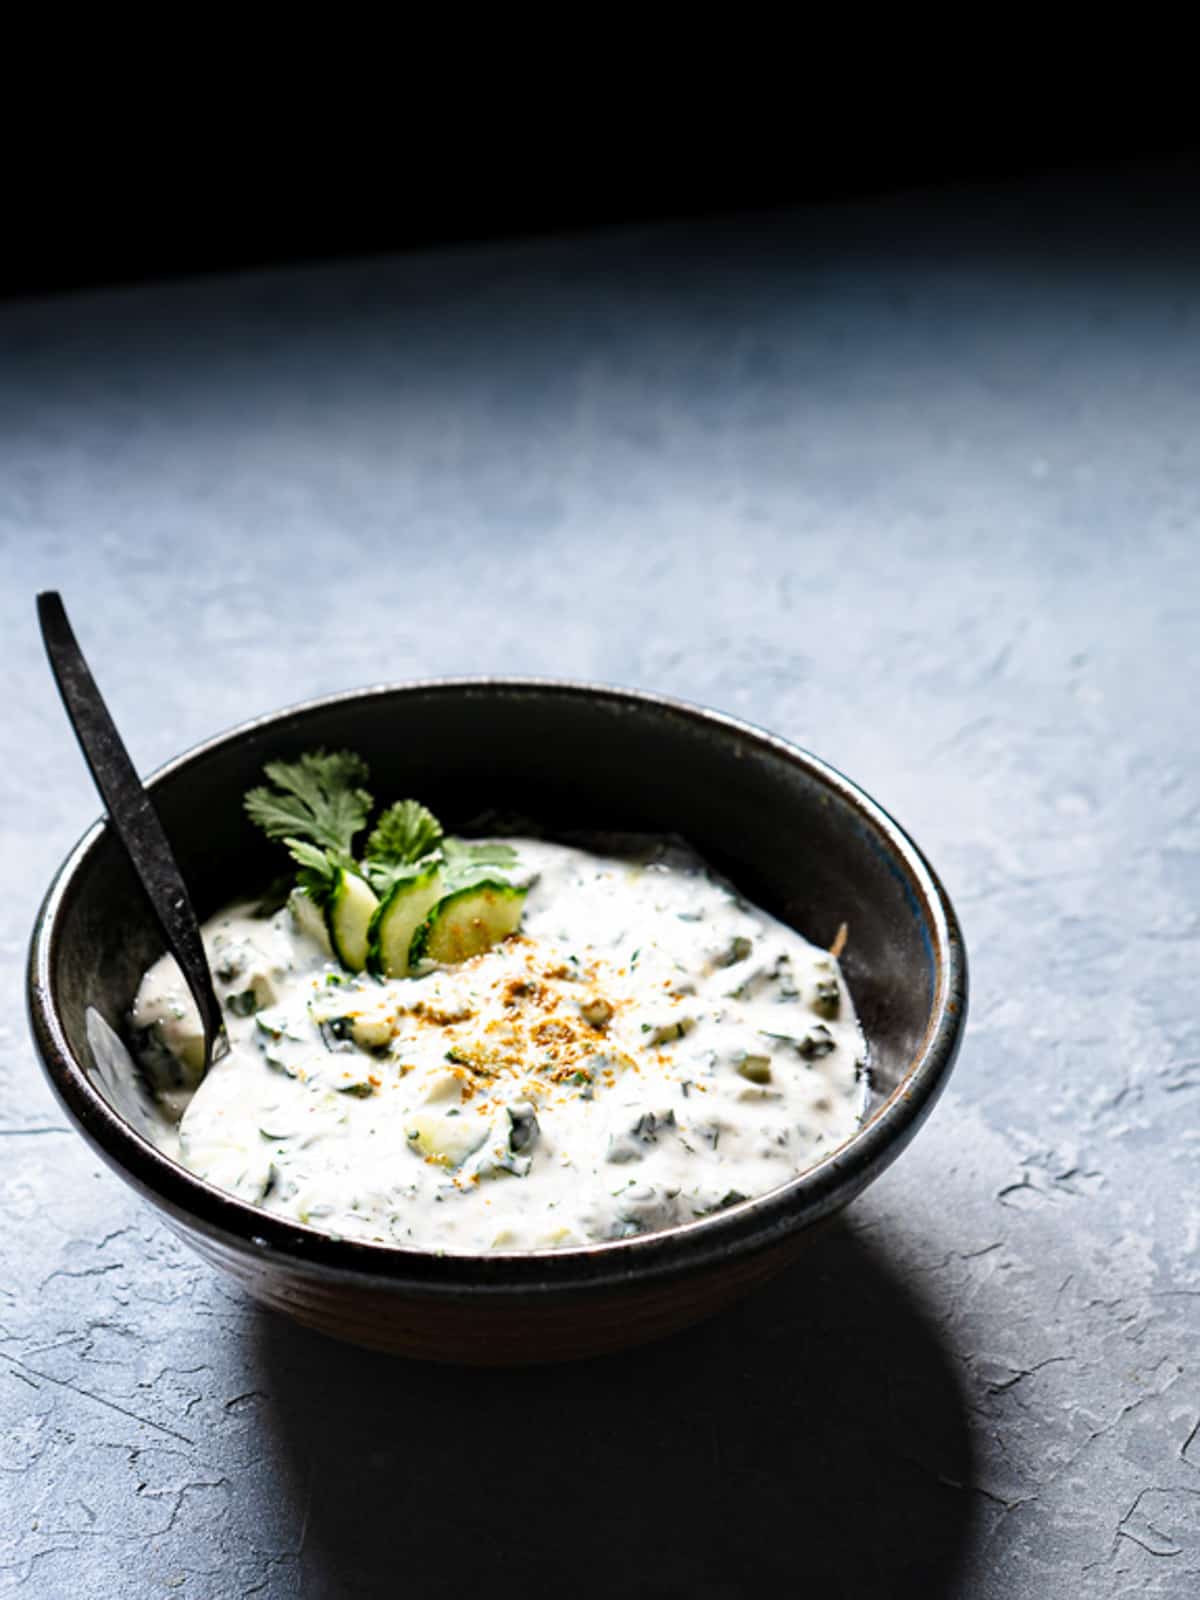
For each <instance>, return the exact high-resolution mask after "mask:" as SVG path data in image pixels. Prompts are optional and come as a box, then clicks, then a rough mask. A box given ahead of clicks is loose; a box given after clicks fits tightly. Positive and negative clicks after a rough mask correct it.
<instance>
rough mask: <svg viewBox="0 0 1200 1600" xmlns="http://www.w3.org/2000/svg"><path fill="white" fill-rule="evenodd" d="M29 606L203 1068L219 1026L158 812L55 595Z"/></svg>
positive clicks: (192, 917) (221, 1036)
mask: <svg viewBox="0 0 1200 1600" xmlns="http://www.w3.org/2000/svg"><path fill="white" fill-rule="evenodd" d="M37 611H38V623H39V625H40V627H41V630H42V642H43V643H44V644H45V646H46V654H47V656H48V657H49V658H50V670H51V671H52V672H53V673H54V679H55V682H56V683H57V684H58V691H59V693H60V694H61V695H62V700H63V705H64V706H65V707H66V710H67V716H68V718H69V719H70V722H71V726H72V727H73V728H74V729H75V735H76V738H77V739H78V740H79V744H80V747H81V748H82V750H83V754H84V758H85V760H86V761H87V764H88V766H89V768H90V769H91V773H92V777H93V778H94V779H95V781H96V787H97V789H99V791H100V795H101V798H102V799H103V801H104V804H105V806H106V807H107V808H108V818H109V821H110V822H111V823H112V826H113V829H114V831H115V832H116V835H117V838H118V839H120V841H121V843H122V845H124V847H125V852H126V854H127V855H128V857H129V860H130V863H131V865H132V867H133V870H134V871H135V872H136V873H137V875H138V878H139V879H140V880H141V884H142V887H143V889H145V891H146V894H147V896H148V897H149V900H150V904H151V906H152V907H153V909H154V913H155V915H156V916H157V918H158V920H159V922H160V923H161V924H162V931H163V933H164V935H165V936H166V941H167V949H168V950H169V951H170V952H171V954H172V955H173V956H174V957H175V960H176V961H177V962H178V963H179V969H180V971H181V972H182V973H183V976H184V978H185V979H186V981H187V986H188V988H189V989H190V990H191V992H192V998H193V999H194V1000H195V1002H196V1006H197V1008H198V1009H199V1012H200V1021H201V1024H202V1026H203V1028H204V1070H205V1072H207V1071H208V1068H209V1066H210V1065H211V1063H212V1061H213V1059H214V1054H215V1053H216V1051H217V1046H218V1044H219V1043H220V1044H221V1045H223V1044H224V1040H225V1030H224V1023H223V1022H222V1019H221V1008H220V1005H219V1004H218V1002H217V996H216V993H215V992H214V990H213V981H212V973H211V972H210V971H209V967H208V958H207V957H206V955H205V953H204V942H203V940H202V939H201V937H200V924H199V922H198V921H197V920H196V913H195V910H194V909H193V907H192V902H191V897H190V896H189V894H188V891H187V886H186V884H185V883H184V881H183V875H182V873H181V872H180V870H179V865H178V863H177V862H176V860H175V854H174V852H173V851H172V849H171V846H170V844H169V843H168V841H167V836H166V834H165V833H164V832H163V825H162V823H161V822H160V821H159V819H158V813H157V812H156V811H155V809H154V807H153V805H152V804H151V802H150V796H149V795H148V794H147V793H146V791H145V789H144V788H143V787H142V781H141V779H140V778H139V777H138V775H137V772H136V771H135V770H134V766H133V762H132V761H131V760H130V759H129V752H128V751H127V750H126V748H125V746H124V744H123V743H122V742H121V736H120V734H119V733H118V732H117V729H116V724H115V723H114V722H113V719H112V717H111V716H110V715H109V711H108V707H107V706H106V705H105V703H104V700H103V698H102V696H101V694H100V691H99V689H98V688H97V687H96V680H95V679H94V678H93V677H92V674H91V671H90V670H89V668H88V664H87V662H86V661H85V660H84V657H83V652H82V650H80V648H79V645H78V643H77V641H76V638H75V634H74V631H73V629H72V627H71V624H70V622H69V621H68V620H67V613H66V609H65V607H64V606H63V603H62V598H61V596H60V595H59V594H58V593H57V592H56V591H54V590H50V591H48V592H47V593H44V594H39V595H38V597H37Z"/></svg>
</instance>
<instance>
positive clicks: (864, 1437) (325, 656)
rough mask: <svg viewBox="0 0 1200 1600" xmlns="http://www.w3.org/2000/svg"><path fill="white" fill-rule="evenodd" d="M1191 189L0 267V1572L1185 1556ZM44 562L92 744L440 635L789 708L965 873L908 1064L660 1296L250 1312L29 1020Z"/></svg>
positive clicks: (912, 1584)
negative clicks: (108, 722)
mask: <svg viewBox="0 0 1200 1600" xmlns="http://www.w3.org/2000/svg"><path fill="white" fill-rule="evenodd" d="M1189 212H1190V213H1191V214H1193V215H1194V214H1195V204H1194V197H1193V196H1190V195H1189V194H1187V193H1186V192H1184V191H1182V190H1178V189H1177V188H1176V187H1175V186H1174V185H1173V182H1172V180H1170V179H1169V178H1153V177H1150V178H1145V177H1143V178H1138V179H1136V180H1132V181H1130V180H1123V181H1122V182H1121V183H1119V184H1112V185H1105V184H1102V183H1099V182H1097V183H1090V184H1080V183H1079V182H1077V181H1072V182H1070V183H1067V182H1059V181H1053V182H1048V183H1045V184H1042V185H1040V186H1030V187H1029V188H1027V189H1026V190H1024V191H1010V192H1009V193H1007V194H1005V193H999V194H988V193H981V194H976V195H972V196H968V197H965V198H964V197H955V196H946V197H942V198H939V199H937V200H932V201H931V200H927V199H902V200H897V201H891V202H888V203H886V204H881V205H875V206H869V207H863V208H861V209H856V210H849V211H830V212H825V213H821V214H815V215H812V216H797V217H794V218H789V217H771V218H765V219H761V220H758V221H755V220H753V219H751V220H749V221H743V222H739V223H737V224H732V223H731V224H705V225H696V226H683V227H674V228H671V229H669V230H662V231H656V230H647V231H639V232H635V233H631V234H626V235H619V234H618V235H612V236H609V237H605V238H602V239H598V240H586V239H583V240H576V241H569V242H560V243H551V244H543V245H536V244H535V245H522V246H520V247H514V248H505V249H495V250H487V251H479V252H471V253H458V254H451V255H444V256H441V257H438V256H429V257H426V258H422V259H413V260H409V261H401V262H387V261H381V262H376V263H368V264H362V265H349V266H339V267H335V268H324V269H314V270H303V271H294V272H289V273H276V274H264V275H258V276H253V277H249V278H245V279H242V280H237V281H227V282H211V283H205V284H197V285H187V284H184V285H176V286H170V287H163V288H157V289H153V290H137V291H129V292H109V293H105V294H103V295H96V296H92V297H82V298H75V299H66V300H60V301H56V302H54V303H46V304H43V305H31V306H9V307H7V308H4V309H3V310H0V565H2V572H3V586H2V597H0V617H2V622H3V641H4V643H3V658H2V670H3V682H4V689H5V702H6V711H5V717H4V722H3V734H2V737H3V741H4V748H3V760H2V761H0V797H2V798H0V805H2V807H3V834H2V849H3V870H4V883H5V888H6V904H7V911H6V915H5V917H4V919H3V923H2V925H0V929H2V931H0V938H2V941H3V943H2V946H0V958H2V961H3V972H4V977H5V985H6V987H5V992H6V994H7V996H8V1007H7V1012H6V1015H5V1017H4V1018H3V1019H2V1020H0V1594H4V1593H8V1592H10V1591H11V1592H14V1593H22V1594H27V1595H37V1596H46V1597H58V1596H61V1595H65V1594H70V1595H72V1596H76V1597H78V1600H90V1597H92V1596H96V1597H100V1596H105V1597H107V1596H111V1595H114V1594H117V1593H121V1594H122V1595H125V1596H128V1597H130V1600H138V1597H142V1596H151V1595H154V1596H158V1595H172V1594H181V1595H184V1596H187V1597H190V1600H201V1597H203V1600H209V1597H211V1600H227V1597H229V1596H233V1595H261V1596H269V1597H282V1596H293V1595H303V1596H306V1597H325V1596H330V1597H334V1596H337V1597H341V1596H351V1595H360V1594H361V1595H374V1594H379V1593H392V1592H411V1593H414V1594H415V1593H419V1594H422V1595H442V1594H446V1595H449V1594H451V1593H459V1592H461V1591H462V1590H464V1589H466V1590H467V1592H471V1591H476V1590H479V1589H480V1588H481V1587H482V1586H490V1585H491V1584H492V1583H494V1582H500V1581H501V1580H502V1579H503V1577H504V1575H505V1574H508V1575H509V1577H510V1578H511V1579H512V1580H513V1581H517V1582H521V1583H522V1584H523V1585H524V1586H526V1587H528V1588H529V1589H530V1591H531V1592H535V1593H559V1592H561V1593H580V1594H585V1593H586V1594H591V1593H597V1594H601V1593H609V1592H614V1591H615V1592H637V1593H641V1594H647V1595H654V1596H674V1595H684V1594H686V1595H713V1596H734V1595H741V1594H746V1593H751V1592H758V1590H759V1588H760V1586H761V1585H762V1584H764V1583H766V1582H768V1581H775V1582H776V1583H777V1584H778V1583H779V1582H780V1581H782V1582H783V1583H784V1584H786V1592H792V1591H793V1589H799V1588H800V1587H802V1586H803V1581H804V1579H805V1577H806V1575H809V1574H815V1575H818V1576H819V1577H820V1578H821V1580H822V1582H821V1583H819V1584H815V1585H814V1592H817V1593H820V1594H822V1595H837V1594H843V1595H847V1596H854V1597H862V1596H866V1597H873V1596H877V1595H878V1596H883V1595H891V1594H899V1593H905V1594H907V1593H921V1594H924V1595H929V1596H936V1595H942V1594H945V1595H954V1596H971V1597H972V1600H994V1597H999V1596H1014V1595H1022V1596H1024V1595H1029V1596H1037V1597H1043V1596H1046V1597H1049V1596H1057V1595H1088V1596H1097V1597H1101V1600H1107V1597H1116V1596H1125V1595H1132V1594H1139V1595H1140V1594H1149V1595H1170V1596H1181V1597H1182V1596H1191V1595H1194V1594H1195V1593H1196V1592H1197V1589H1198V1587H1200V1375H1198V1373H1197V1369H1196V1364H1195V1360H1196V1358H1195V1353H1196V1350H1197V1348H1198V1344H1200V1267H1198V1263H1197V1245H1198V1243H1200V1210H1198V1203H1197V1185H1196V1178H1195V1174H1196V1168H1197V1159H1198V1156H1200V1122H1198V1120H1197V1113H1198V1112H1200V1023H1198V1022H1197V1020H1196V1015H1197V1011H1196V1002H1197V978H1198V972H1200V963H1198V956H1200V786H1198V783H1197V778H1198V776H1200V760H1198V755H1197V747H1196V731H1197V722H1196V700H1195V695H1196V682H1197V668H1198V667H1200V559H1198V554H1197V551H1198V530H1200V360H1198V358H1200V273H1198V271H1197V268H1198V267H1200V249H1198V247H1197V237H1196V234H1195V232H1194V230H1189V229H1185V226H1184V223H1183V221H1182V219H1183V218H1184V217H1185V216H1186V215H1187V214H1189ZM51 585H53V586H58V587H60V588H61V589H62V590H63V592H64V594H65V597H66V599H67V602H68V605H69V606H70V607H71V609H72V611H73V613H74V615H75V618H76V622H77V625H78V628H79V632H80V635H81V638H82V641H83V643H84V647H85V649H86V650H87V651H88V652H89V654H90V656H91V659H92V661H93V663H94V665H95V668H96V671H97V674H98V676H99V678H100V681H101V683H102V686H103V687H104V689H105V690H106V692H107V693H108V695H109V697H110V700H111V704H112V706H113V710H114V712H115V714H116V716H117V720H118V722H119V723H120V725H121V726H122V728H123V729H124V730H125V732H126V735H127V737H128V739H129V741H130V743H131V745H132V748H133V750H134V753H135V756H136V758H137V759H138V760H139V762H140V763H141V764H142V765H143V766H144V767H147V768H148V767H150V766H152V765H154V764H155V763H157V762H158V761H160V760H161V759H164V758H165V757H167V756H168V755H170V754H172V753H174V752H175V751H177V750H179V749H181V748H183V747H184V746H186V745H188V744H190V743H191V742H193V741H195V740H197V739H200V738H202V737H203V736H205V735H207V734H209V733H211V732H212V731H214V730H216V729H218V728H221V727H223V726H226V725H228V724H229V723H231V722H234V721H237V720H239V719H241V718H242V717H244V716H245V715H247V714H249V713H251V712H253V711H255V710H258V709H264V708H268V707H273V706H276V705H279V704H282V703H285V702H288V701H291V700H295V699H298V698H301V697H303V696H305V695H308V694H313V693H317V692H321V691H325V690H332V689H337V688H341V687H347V686H351V685H356V684H360V683H363V682H366V681H377V680H381V679H398V678H403V677H405V676H407V675H414V674H425V673H440V672H455V671H486V670H495V671H532V672H547V673H557V674H564V675H572V676H594V677H597V678H603V679H609V680H614V681H617V682H621V683H627V684H634V685H640V686H649V687H654V688H658V689H662V690H667V691H671V692H675V693H678V694H681V695H684V696H687V697H690V698H693V699H697V700H702V701H706V702H710V703H712V704H715V705H718V706H722V707H725V708H728V709H730V710H733V711H736V712H739V713H742V714H744V715H746V716H748V717H751V718H753V719H754V720H756V721H758V722H760V723H763V724H766V725H768V726H770V727H772V728H775V729H777V730H779V731H780V732H782V733H784V734H786V735H788V736H790V737H792V738H794V739H796V740H798V741H800V742H801V743H804V744H807V745H809V746H811V747H812V748H813V749H815V750H817V751H819V752H820V753H821V754H823V755H825V756H826V757H828V758H829V759H831V760H832V761H833V762H834V763H835V764H837V765H838V766H840V767H842V768H844V769H845V770H846V771H848V772H849V773H851V774H853V775H854V776H855V777H856V778H858V779H859V780H860V781H861V782H862V783H863V784H864V785H865V786H866V787H867V788H868V789H869V790H871V791H872V792H873V793H874V794H875V795H876V796H877V797H878V798H879V799H880V800H882V801H883V803H884V804H885V805H886V806H888V808H889V809H891V810H892V811H893V812H894V813H895V814H896V815H897V816H898V817H899V818H900V819H901V821H902V822H904V823H905V824H906V825H907V826H908V827H909V829H910V830H911V831H912V832H913V833H914V835H915V836H916V838H917V839H918V840H919V841H921V843H922V844H923V845H924V846H925V848H926V849H927V850H928V852H929V854H930V855H931V856H932V858H933V859H934V861H935V863H936V865H937V866H938V867H939V869H940V870H941V871H942V873H943V875H944V877H945V879H946V882H947V885H948V887H949V889H950V891H951V893H952V895H953V896H954V897H955V899H956V901H957V904H958V906H959V909H960V911H961V914H962V916H963V920H964V924H965V928H966V933H967V938H968V943H969V946H970V949H971V953H972V957H973V978H974V995H975V1002H974V1011H973V1018H972V1023H971V1027H970V1031H969V1036H968V1040H967V1044H966V1046H965V1049H964V1052H963V1055H962V1058H961V1061H960V1064H959V1067H958V1069H957V1073H956V1077H955V1081H954V1084H953V1086H952V1088H951V1090H950V1092H949V1094H948V1096H947V1098H946V1099H945V1100H944V1102H943V1103H942V1105H941V1107H940V1108H939V1110H938V1111H937V1113H936V1114H935V1116H934V1118H933V1120H932V1122H931V1123H930V1125H929V1126H928V1128H927V1129H926V1130H925V1131H924V1132H923V1133H922V1135H921V1136H920V1138H919V1139H918V1140H917V1142H916V1144H915V1145H914V1146H913V1148H912V1149H911V1151H910V1152H909V1153H908V1154H907V1155H906V1156H905V1157H904V1159H903V1160H902V1161H901V1162H900V1163H899V1165H898V1166H897V1167H896V1168H895V1169H893V1171H892V1172H891V1173H890V1174H888V1175H887V1177H886V1178H885V1179H883V1180H882V1181H881V1182H880V1183H879V1184H878V1185H877V1186H876V1187H875V1188H874V1189H873V1190H872V1191H871V1192H870V1193H869V1194H868V1195H867V1196H866V1197H865V1198H864V1199H863V1200H862V1201H861V1202H860V1203H859V1204H858V1205H857V1206H856V1207H855V1208H854V1209H853V1211H852V1212H851V1213H850V1214H849V1215H848V1217H847V1219H846V1221H845V1223H844V1225H843V1226H842V1227H841V1229H840V1231H839V1232H838V1233H836V1234H835V1235H834V1236H833V1237H831V1238H830V1239H828V1240H827V1241H826V1242H825V1243H823V1244H822V1245H821V1246H820V1247H819V1248H817V1249H815V1250H814V1253H813V1255H812V1257H811V1258H810V1260H809V1261H808V1262H807V1263H806V1264H805V1265H803V1266H801V1267H800V1268H798V1269H797V1270H795V1271H794V1272H793V1273H792V1274H791V1275H790V1276H789V1277H788V1278H786V1279H785V1280H784V1281H782V1282H780V1283H779V1284H778V1285H777V1286H776V1287H773V1288H771V1289H769V1290H768V1291H766V1292H764V1293H763V1294H762V1295H760V1296H759V1297H758V1298H757V1299H755V1300H753V1301H751V1302H749V1303H747V1304H746V1305H745V1306H744V1307H743V1308H740V1309H738V1310H736V1311H734V1312H732V1313H730V1314H729V1315H727V1316H725V1317H723V1318H721V1319H719V1320H717V1321H715V1322H713V1323H712V1324H710V1325H709V1326H708V1327H706V1328H703V1329H700V1330H697V1331H696V1332H694V1333H692V1334H689V1335H686V1336H684V1337H682V1338H680V1339H677V1340H675V1341H673V1342H672V1343H670V1344H668V1345H664V1346H662V1347H660V1348H658V1349H653V1350H648V1351H644V1352H641V1353H637V1354H634V1355H631V1356H628V1357H621V1358H614V1359H612V1360H609V1361H605V1362H600V1363H594V1364H591V1365H589V1366H587V1367H582V1368H576V1369H562V1370H551V1371H543V1372H526V1373H521V1374H518V1375H515V1376H514V1375H502V1376H496V1375H488V1374H480V1373H468V1374H465V1375H464V1374H460V1373H455V1372H453V1371H441V1370H438V1371H429V1370H425V1369H422V1368H419V1367H414V1366H405V1365H402V1364H395V1363H389V1362H387V1361H386V1360H382V1359H376V1358H373V1357H369V1356H364V1355H358V1354H354V1353H351V1352H348V1351H346V1350H344V1349H341V1348H339V1347H337V1346H336V1345H332V1344H328V1343H325V1342H324V1341H322V1340H320V1339H319V1338H317V1337H315V1336H311V1335H308V1334H305V1333H302V1332H300V1331H298V1330H293V1329H292V1328H290V1327H289V1326H287V1325H285V1324H283V1323H282V1322H279V1321H276V1320H275V1319H273V1318H271V1317H269V1316H266V1315H264V1314H261V1313H259V1312H258V1311H256V1310H255V1309H254V1308H253V1307H252V1306H251V1305H249V1304H248V1303H247V1302H246V1301H245V1300H244V1299H243V1298H242V1297H241V1296H240V1294H238V1293H237V1292H235V1291H234V1290H233V1289H231V1288H227V1287H226V1286H225V1284H224V1283H222V1282H221V1281H220V1280H218V1279H217V1278H215V1277H214V1276H213V1275H212V1274H211V1273H210V1271H209V1270H208V1269H207V1268H205V1267H203V1266H202V1265H201V1264H200V1263H199V1262H198V1261H194V1260H193V1259H192V1258H191V1256H190V1255H189V1254H187V1253H186V1252H185V1251H184V1250H183V1248H182V1247H181V1246H179V1245H178V1244H177V1243H176V1242H175V1241H174V1239H173V1238H171V1237H170V1236H169V1235H168V1234H167V1233H166V1232H165V1231H164V1230H163V1229H161V1228H160V1227H158V1226H157V1225H156V1223H155V1222H154V1221H153V1219H152V1217H151V1215H150V1213H149V1212H148V1211H147V1210H146V1209H145V1208H144V1207H143V1206H142V1205H141V1204H140V1203H139V1202H138V1201H137V1200H136V1199H135V1198H134V1196H133V1195H132V1193H131V1192H129V1191H127V1190H126V1189H125V1188H124V1187H123V1186H122V1185H121V1184H120V1183H119V1182H118V1180H117V1179H116V1178H115V1177H113V1176H112V1175H110V1174H109V1173H108V1172H107V1171H106V1170H102V1169H101V1168H100V1166H99V1164H98V1163H97V1162H96V1161H95V1160H93V1158H92V1157H91V1156H90V1154H89V1153H88V1152H87V1151H86V1150H85V1148H84V1146H83V1144H82V1143H81V1141H80V1140H78V1139H77V1138H76V1137H75V1136H74V1135H73V1134H72V1133H71V1132H69V1131H66V1130H64V1127H63V1118H62V1115H61V1114H60V1112H59V1111H58V1109H57V1107H56V1106H55V1104H54V1103H53V1102H52V1100H51V1098H50V1095H49V1092H48V1090H47V1089H46V1088H45V1087H44V1086H43V1083H42V1080H41V1076H40V1073H39V1072H38V1070H37V1067H36V1065H35V1062H34V1058H33V1053H32V1049H31V1046H30V1044H29V1042H28V1039H27V1036H26V1030H25V1024H24V1020H23V1017H22V1013H21V1000H20V998H19V995H20V988H21V984H22V977H23V974H22V963H23V959H24V951H25V941H26V938H27V934H28V930H29V927H30V925H31V922H32V920H33V916H34V912H35V909H36V905H37V901H38V898H39V896H40V894H41V892H42V891H43V889H44V887H45V885H46V883H47V882H48V880H49V877H50V875H51V873H52V871H53V869H54V867H55V866H56V864H57V863H58V861H59V860H60V859H61V857H62V855H63V854H64V852H65V851H66V849H67V847H68V846H69V845H70V844H71V842H72V841H73V840H74V839H75V837H76V836H77V835H78V833H79V832H80V831H81V830H82V828H83V827H84V825H85V824H86V823H87V822H88V821H90V819H91V817H92V816H93V815H94V813H95V811H96V809H97V807H96V803H95V800H94V798H93V795H92V793H91V792H90V789H89V785H88V781H87V779H86V777H85V775H84V770H83V766H82V763H81V761H80V759H79V756H78V754H77V752H76V750H75V748H74V745H73V742H72V739H71V736H70V734H69V732H68V731H67V728H66V725H65V723H64V721H63V718H62V715H61V712H60V710H59V707H58V704H57V701H56V698H55V695H54V691H53V689H52V686H51V684H50V680H49V677H48V675H47V673H46V671H45V669H44V666H43V663H42V660H41V656H40V648H39V646H38V644H37V642H36V639H35V630H34V620H33V607H32V596H33V593H34V591H35V590H36V589H37V588H39V587H45V586H51ZM636 1572H641V1573H643V1574H644V1577H643V1578H642V1579H635V1578H633V1577H632V1576H631V1574H633V1573H636ZM906 1585H907V1586H906Z"/></svg>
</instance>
